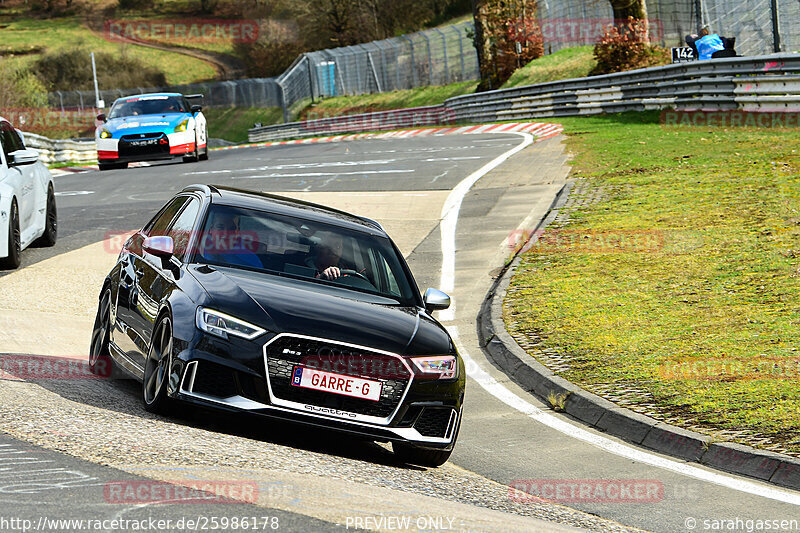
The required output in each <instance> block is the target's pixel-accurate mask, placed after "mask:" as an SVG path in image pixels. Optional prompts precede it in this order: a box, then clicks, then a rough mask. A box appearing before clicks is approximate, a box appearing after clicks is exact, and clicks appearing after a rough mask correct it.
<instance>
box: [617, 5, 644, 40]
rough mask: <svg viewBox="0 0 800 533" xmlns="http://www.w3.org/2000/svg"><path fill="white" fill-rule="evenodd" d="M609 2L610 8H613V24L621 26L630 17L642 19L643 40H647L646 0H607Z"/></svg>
mask: <svg viewBox="0 0 800 533" xmlns="http://www.w3.org/2000/svg"><path fill="white" fill-rule="evenodd" d="M609 2H611V9H613V10H614V24H615V25H616V26H621V27H623V26H624V24H623V22H625V21H627V20H628V19H629V18H631V17H632V18H633V19H635V20H641V21H643V23H644V29H645V33H644V35H645V42H649V34H650V28H649V24H648V22H647V3H646V0H609Z"/></svg>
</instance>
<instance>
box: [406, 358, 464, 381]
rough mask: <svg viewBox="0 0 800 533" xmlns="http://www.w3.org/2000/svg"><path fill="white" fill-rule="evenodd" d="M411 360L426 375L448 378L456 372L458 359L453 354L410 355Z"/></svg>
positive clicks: (454, 375) (452, 376)
mask: <svg viewBox="0 0 800 533" xmlns="http://www.w3.org/2000/svg"><path fill="white" fill-rule="evenodd" d="M411 361H412V362H413V363H414V366H416V367H417V368H418V369H419V371H420V372H422V373H423V374H424V375H426V376H428V377H432V378H438V379H450V378H454V377H456V374H458V361H457V360H456V357H455V356H454V355H433V356H425V357H412V358H411Z"/></svg>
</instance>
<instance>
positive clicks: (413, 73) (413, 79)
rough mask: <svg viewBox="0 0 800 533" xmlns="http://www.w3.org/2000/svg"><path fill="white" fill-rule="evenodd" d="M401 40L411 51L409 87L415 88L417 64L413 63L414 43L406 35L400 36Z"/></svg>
mask: <svg viewBox="0 0 800 533" xmlns="http://www.w3.org/2000/svg"><path fill="white" fill-rule="evenodd" d="M400 37H402V38H403V39H405V40H406V41H408V47H409V49H410V50H411V87H416V86H417V63H416V62H415V61H414V41H412V40H411V37H409V36H408V35H401V36H400Z"/></svg>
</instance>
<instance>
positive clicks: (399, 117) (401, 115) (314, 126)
mask: <svg viewBox="0 0 800 533" xmlns="http://www.w3.org/2000/svg"><path fill="white" fill-rule="evenodd" d="M453 120H454V116H453V113H452V112H451V111H450V110H448V109H447V108H445V107H444V106H428V107H409V108H406V109H396V110H391V111H378V112H375V113H359V114H357V115H343V116H340V117H329V118H321V119H315V120H304V121H302V122H289V123H286V124H278V125H275V126H263V127H260V128H253V129H251V130H248V140H249V141H250V142H268V141H278V140H282V139H290V138H291V139H302V138H306V137H314V136H317V135H323V134H330V133H351V132H356V131H379V130H393V129H400V128H408V127H412V126H436V125H438V124H447V123H449V122H452V121H453Z"/></svg>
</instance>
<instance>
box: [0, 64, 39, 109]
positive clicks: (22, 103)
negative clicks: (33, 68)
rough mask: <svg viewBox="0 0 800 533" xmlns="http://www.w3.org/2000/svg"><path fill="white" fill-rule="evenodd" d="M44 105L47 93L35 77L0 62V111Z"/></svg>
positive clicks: (25, 71)
mask: <svg viewBox="0 0 800 533" xmlns="http://www.w3.org/2000/svg"><path fill="white" fill-rule="evenodd" d="M46 105H47V91H46V90H45V88H44V86H43V85H42V83H41V82H40V81H39V80H38V79H37V78H36V76H34V75H33V74H31V73H30V72H29V71H27V70H23V69H18V68H14V67H12V66H11V65H9V63H8V62H7V61H2V60H0V110H2V109H4V108H5V109H9V108H29V107H44V106H46Z"/></svg>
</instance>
